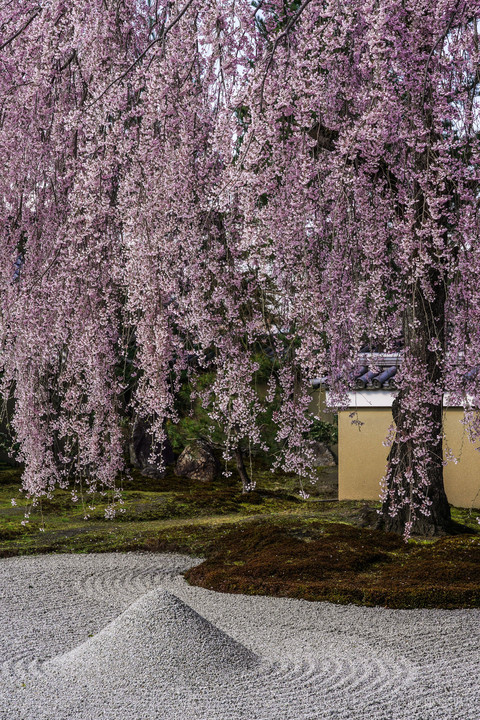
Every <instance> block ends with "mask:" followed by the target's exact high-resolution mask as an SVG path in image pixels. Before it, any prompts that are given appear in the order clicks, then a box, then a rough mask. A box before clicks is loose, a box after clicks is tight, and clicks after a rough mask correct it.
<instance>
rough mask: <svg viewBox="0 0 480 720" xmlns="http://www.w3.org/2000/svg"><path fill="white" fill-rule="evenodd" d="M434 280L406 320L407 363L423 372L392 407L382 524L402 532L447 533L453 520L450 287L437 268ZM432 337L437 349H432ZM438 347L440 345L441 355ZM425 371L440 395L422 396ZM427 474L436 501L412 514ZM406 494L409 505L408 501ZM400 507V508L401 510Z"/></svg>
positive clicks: (429, 493)
mask: <svg viewBox="0 0 480 720" xmlns="http://www.w3.org/2000/svg"><path fill="white" fill-rule="evenodd" d="M430 280H431V282H432V286H433V287H434V288H435V294H434V295H435V296H434V298H433V299H431V298H430V299H428V300H427V298H426V297H425V295H424V293H423V292H422V290H421V289H420V287H419V285H417V286H416V287H415V289H414V290H413V292H412V302H411V307H410V309H409V312H408V313H407V314H406V317H405V322H404V336H405V356H406V361H407V362H409V363H411V364H412V366H413V367H414V368H415V369H417V370H419V375H418V377H419V378H420V380H419V384H418V385H417V386H416V387H410V386H407V387H402V389H401V390H400V391H399V393H398V396H397V397H396V398H395V400H394V403H393V407H392V413H393V420H394V423H395V426H396V435H395V439H394V442H393V445H392V447H391V450H390V453H389V457H388V470H387V490H388V493H389V494H388V495H387V498H386V500H385V501H384V503H383V508H382V515H381V521H380V526H381V527H382V528H383V529H384V530H387V531H390V532H395V533H398V534H400V533H404V532H405V528H406V527H408V526H409V524H410V523H412V524H411V527H410V532H412V533H415V534H421V535H437V534H444V533H445V532H447V531H448V529H449V525H450V522H451V520H450V507H449V505H448V501H447V497H446V495H445V490H444V485H443V442H442V436H443V397H442V391H441V387H442V384H441V380H442V369H441V364H440V362H439V359H440V357H442V356H443V351H444V345H445V286H444V283H443V279H442V278H440V277H438V275H436V274H434V273H433V271H432V273H431V277H430ZM432 341H435V344H436V347H437V350H435V349H432V348H433V347H434V346H433V345H432ZM438 348H440V349H441V355H440V356H439V354H438ZM422 370H423V373H424V377H425V383H428V385H429V386H430V387H437V388H440V390H439V391H438V392H437V395H436V398H432V397H431V395H430V396H429V394H428V393H427V394H426V395H425V396H424V397H423V398H422V393H421V377H422V372H421V371H422ZM412 401H413V402H412ZM416 403H418V404H416ZM421 423H423V424H424V426H425V425H428V430H427V431H426V433H425V434H426V441H425V442H422V438H421V433H419V427H421V425H420V424H421ZM412 435H413V437H412V438H411V439H409V438H410V436H412ZM419 450H420V456H419ZM422 452H423V453H424V455H423V456H422ZM419 457H420V458H421V459H420V460H419ZM425 478H426V479H427V481H428V488H427V489H426V491H424V492H425V494H426V497H427V499H428V501H429V503H431V504H430V505H429V506H428V512H427V514H425V513H424V512H422V511H421V510H418V509H417V510H416V511H413V512H412V505H414V504H415V503H421V493H422V491H421V490H420V493H419V492H418V490H417V488H421V487H422V481H423V480H424V479H425ZM405 497H406V498H408V502H407V503H404V502H403V500H404V499H405ZM395 506H397V508H398V510H397V512H396V513H395V512H394V510H393V509H394V508H395ZM392 510H393V511H392Z"/></svg>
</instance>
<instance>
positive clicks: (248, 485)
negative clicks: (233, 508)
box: [235, 445, 252, 494]
mask: <svg viewBox="0 0 480 720" xmlns="http://www.w3.org/2000/svg"><path fill="white" fill-rule="evenodd" d="M235 461H236V463H237V470H238V474H239V475H240V479H241V481H242V494H246V493H249V492H250V491H251V490H252V481H251V480H250V477H249V475H248V473H247V468H246V467H245V463H244V461H243V453H242V449H241V447H240V445H237V447H236V448H235Z"/></svg>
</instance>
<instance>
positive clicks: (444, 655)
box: [0, 553, 480, 720]
mask: <svg viewBox="0 0 480 720" xmlns="http://www.w3.org/2000/svg"><path fill="white" fill-rule="evenodd" d="M197 562H200V560H193V559H192V558H190V557H186V556H181V555H172V554H162V555H151V554H140V553H126V554H110V555H108V554H107V555H50V556H39V557H28V558H8V559H4V560H0V623H1V627H2V637H1V643H0V720H69V719H70V718H72V719H74V720H97V718H98V719H100V718H102V719H103V718H104V719H105V720H206V719H207V718H209V719H210V718H211V719H212V720H241V719H242V720H243V719H245V720H246V719H247V718H248V720H340V718H341V719H342V720H366V719H367V718H368V720H417V719H418V720H457V718H458V720H460V718H461V719H462V720H464V719H465V720H477V719H478V706H479V705H478V702H479V699H480V692H479V668H480V630H479V620H480V611H478V610H452V611H448V610H408V611H400V610H386V609H384V608H359V607H354V606H338V605H332V604H330V603H315V602H314V603H312V602H306V601H301V600H292V599H287V598H285V599H283V598H282V599H280V598H266V597H247V596H244V595H225V594H220V593H215V592H212V591H208V590H204V589H202V588H194V587H190V586H188V585H187V583H186V582H185V581H184V580H183V578H182V577H181V573H182V572H183V571H185V570H186V569H187V568H188V567H191V566H192V565H193V564H195V563H197Z"/></svg>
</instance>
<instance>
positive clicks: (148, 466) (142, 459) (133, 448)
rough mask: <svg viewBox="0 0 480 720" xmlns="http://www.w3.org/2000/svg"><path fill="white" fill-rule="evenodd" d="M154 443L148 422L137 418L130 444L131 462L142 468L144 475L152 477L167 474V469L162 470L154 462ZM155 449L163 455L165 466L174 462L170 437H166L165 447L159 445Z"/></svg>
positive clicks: (134, 465) (139, 468)
mask: <svg viewBox="0 0 480 720" xmlns="http://www.w3.org/2000/svg"><path fill="white" fill-rule="evenodd" d="M152 444H153V438H152V435H151V433H150V431H149V427H148V424H147V423H146V422H145V420H143V419H142V418H137V419H136V420H135V423H134V425H133V430H132V435H131V438H130V444H129V450H130V462H131V464H132V465H133V467H136V468H137V469H138V470H140V472H141V474H142V475H145V476H146V477H151V478H161V477H163V476H164V475H165V469H163V470H160V469H159V468H158V466H157V465H155V463H154V462H152V459H151V455H152ZM154 450H155V451H157V452H158V454H159V455H161V456H162V458H163V462H164V466H165V467H166V466H167V465H172V464H173V462H174V455H173V450H172V446H171V444H170V441H169V439H168V438H166V440H165V442H164V444H163V448H160V447H159V446H158V445H157V446H156V448H154Z"/></svg>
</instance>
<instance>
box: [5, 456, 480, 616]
mask: <svg viewBox="0 0 480 720" xmlns="http://www.w3.org/2000/svg"><path fill="white" fill-rule="evenodd" d="M255 476H256V479H257V490H256V491H255V492H253V493H251V494H250V495H249V496H247V497H245V496H242V495H241V493H240V483H239V482H238V481H237V479H236V478H235V474H233V475H232V477H231V478H229V479H224V478H222V479H221V480H219V481H217V482H215V483H208V484H201V483H198V482H193V481H188V480H185V479H180V478H177V477H175V475H174V474H173V472H171V471H169V472H168V473H167V475H166V476H165V478H163V479H162V480H151V479H149V478H144V477H142V476H140V475H139V474H138V473H137V472H136V471H133V473H132V479H131V480H129V481H128V482H127V481H125V484H124V490H123V498H124V506H123V508H124V510H125V512H124V513H121V514H119V515H117V517H116V518H115V519H114V520H106V519H105V518H104V511H105V506H106V505H107V504H108V502H109V498H108V497H97V498H89V500H88V503H87V502H86V501H85V502H82V500H81V499H80V500H79V501H78V502H76V503H74V502H73V501H72V498H71V496H70V494H69V493H67V492H65V491H58V492H57V493H56V495H55V497H54V498H53V499H52V500H48V501H43V502H42V503H41V505H39V506H38V507H36V508H32V509H31V512H30V516H29V521H28V523H27V524H26V525H22V524H21V521H22V520H23V519H24V513H25V510H26V509H27V507H28V502H27V501H26V500H25V499H24V498H23V497H22V495H21V494H20V493H19V490H18V489H19V485H20V471H19V470H16V469H7V468H0V556H2V557H8V556H12V555H22V554H35V553H49V552H79V553H81V552H125V551H132V550H133V551H147V552H163V551H176V552H184V553H187V554H191V555H192V556H193V555H196V556H203V557H204V558H205V562H204V563H202V564H201V565H199V566H197V567H196V568H193V569H192V570H190V571H188V573H187V579H188V581H189V582H191V583H193V584H197V585H201V586H203V587H207V588H211V589H215V590H218V591H221V592H233V593H245V594H267V595H276V596H287V597H296V598H304V599H307V600H329V601H332V602H341V603H347V602H349V603H357V604H364V605H384V606H387V607H392V608H411V607H444V608H453V607H480V532H479V530H480V528H479V526H478V523H477V521H476V515H478V514H479V513H478V512H471V511H468V510H459V509H455V508H452V516H453V518H454V520H455V522H456V523H457V524H456V525H454V526H453V527H452V535H449V536H446V537H443V538H440V539H437V540H435V541H431V540H429V541H427V540H425V539H422V538H416V539H414V540H411V541H410V542H409V543H408V544H405V543H404V542H403V541H402V540H401V539H399V538H397V537H395V536H393V535H388V534H385V533H381V532H378V531H376V530H373V529H371V528H369V527H365V525H366V524H368V522H369V521H370V522H371V520H372V517H373V518H374V517H375V504H373V503H370V504H369V507H368V508H366V507H365V504H364V503H358V502H338V501H336V500H335V499H334V498H335V494H336V490H335V470H334V469H333V470H332V469H324V470H320V471H319V473H318V480H317V483H316V485H315V486H312V487H308V488H306V489H307V490H308V491H309V492H310V498H309V499H308V500H306V501H303V500H301V499H300V497H299V495H298V491H299V489H300V486H299V481H298V479H297V478H296V477H295V476H285V475H279V474H277V475H272V474H271V473H270V472H269V471H267V470H266V469H264V468H263V467H262V466H261V465H257V467H256V468H255ZM12 498H14V499H15V501H16V503H17V504H16V505H15V506H12V504H11V499H12ZM85 515H88V516H89V518H88V519H86V520H85V519H84V517H85Z"/></svg>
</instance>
